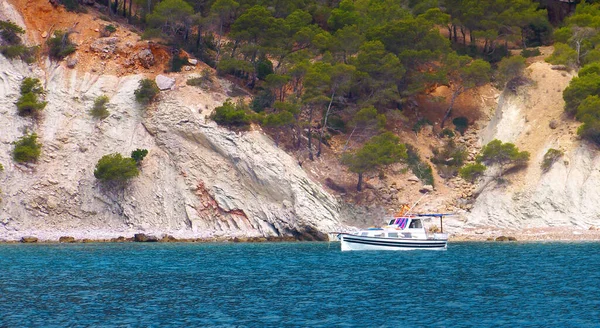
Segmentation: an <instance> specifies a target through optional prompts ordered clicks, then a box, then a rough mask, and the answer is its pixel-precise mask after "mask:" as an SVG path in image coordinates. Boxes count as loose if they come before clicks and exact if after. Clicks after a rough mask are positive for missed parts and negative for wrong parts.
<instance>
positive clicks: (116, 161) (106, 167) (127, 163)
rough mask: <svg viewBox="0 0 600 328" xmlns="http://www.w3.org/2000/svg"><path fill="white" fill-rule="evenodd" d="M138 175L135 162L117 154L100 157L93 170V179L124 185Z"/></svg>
mask: <svg viewBox="0 0 600 328" xmlns="http://www.w3.org/2000/svg"><path fill="white" fill-rule="evenodd" d="M139 174H140V172H139V170H138V168H137V163H136V162H135V160H134V159H133V158H130V157H123V156H121V154H119V153H114V154H108V155H104V156H102V158H101V159H100V160H99V161H98V163H97V164H96V168H95V169H94V177H96V179H98V180H100V181H102V182H112V183H125V182H127V181H128V180H130V179H132V178H135V177H137V176H138V175H139Z"/></svg>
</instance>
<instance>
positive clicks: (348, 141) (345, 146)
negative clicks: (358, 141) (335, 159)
mask: <svg viewBox="0 0 600 328" xmlns="http://www.w3.org/2000/svg"><path fill="white" fill-rule="evenodd" d="M354 131H356V126H355V127H354V129H352V132H350V136H349V137H348V140H346V144H345V145H344V149H342V153H343V152H345V151H346V150H347V149H348V144H349V143H350V139H352V136H353V135H354Z"/></svg>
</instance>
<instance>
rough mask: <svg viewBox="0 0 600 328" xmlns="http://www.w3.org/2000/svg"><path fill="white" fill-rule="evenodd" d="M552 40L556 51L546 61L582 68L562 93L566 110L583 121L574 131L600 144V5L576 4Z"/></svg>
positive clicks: (572, 67)
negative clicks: (554, 42) (572, 12)
mask: <svg viewBox="0 0 600 328" xmlns="http://www.w3.org/2000/svg"><path fill="white" fill-rule="evenodd" d="M588 2H589V1H588ZM554 39H555V40H556V44H555V51H554V53H553V54H552V56H551V57H549V58H548V59H547V60H548V61H549V62H550V63H553V64H560V65H565V66H567V67H568V68H571V69H580V68H581V69H580V70H579V76H578V77H575V78H573V80H571V82H570V84H569V86H568V87H567V88H566V89H565V91H564V92H563V98H564V99H565V111H566V112H567V113H568V114H569V115H571V116H575V118H576V119H577V120H579V121H581V122H582V123H583V125H581V126H580V128H579V129H578V131H577V133H578V134H579V135H580V136H581V137H582V138H584V139H586V140H589V141H592V142H594V143H595V144H599V145H600V106H599V105H600V98H599V97H600V48H599V46H600V4H596V3H586V2H582V3H580V4H578V5H577V8H576V10H575V13H574V14H573V15H571V16H570V17H568V18H567V19H566V20H565V22H564V26H563V27H561V28H559V29H557V30H556V31H555V32H554Z"/></svg>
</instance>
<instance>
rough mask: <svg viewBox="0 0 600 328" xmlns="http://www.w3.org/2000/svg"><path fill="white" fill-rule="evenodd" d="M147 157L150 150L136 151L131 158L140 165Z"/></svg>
mask: <svg viewBox="0 0 600 328" xmlns="http://www.w3.org/2000/svg"><path fill="white" fill-rule="evenodd" d="M146 155H148V150H147V149H139V148H138V149H136V150H134V151H132V152H131V158H133V160H134V161H135V162H136V163H137V164H138V165H139V164H140V163H141V162H142V161H143V160H144V157H146Z"/></svg>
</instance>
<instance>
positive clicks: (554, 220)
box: [463, 63, 600, 229]
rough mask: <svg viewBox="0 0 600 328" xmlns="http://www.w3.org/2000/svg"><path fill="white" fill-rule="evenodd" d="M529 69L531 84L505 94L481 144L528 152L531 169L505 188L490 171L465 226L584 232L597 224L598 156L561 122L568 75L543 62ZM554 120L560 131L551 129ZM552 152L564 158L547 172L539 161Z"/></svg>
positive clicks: (571, 123)
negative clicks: (495, 142)
mask: <svg viewBox="0 0 600 328" xmlns="http://www.w3.org/2000/svg"><path fill="white" fill-rule="evenodd" d="M529 69H530V71H531V76H530V78H531V79H532V80H533V81H535V84H532V85H531V86H528V87H525V88H523V89H522V90H520V91H519V92H518V93H516V94H513V93H507V92H505V93H504V94H503V96H502V97H501V99H500V101H499V105H498V109H497V110H496V113H495V115H494V116H493V117H492V119H491V121H490V123H489V125H488V127H487V128H486V129H485V130H484V132H483V134H482V140H481V144H485V143H487V142H489V141H491V140H493V139H495V138H497V139H500V140H502V141H503V142H513V143H515V144H516V145H517V146H518V147H519V148H520V149H521V150H526V151H529V152H530V153H531V158H530V161H529V165H528V167H527V168H526V169H524V170H520V171H514V172H509V174H507V175H506V176H505V178H506V181H507V182H506V183H497V181H496V179H495V177H494V176H493V175H494V174H493V173H492V172H494V169H492V170H491V172H488V173H486V175H488V177H487V178H486V179H485V181H483V182H482V183H480V185H479V187H478V189H477V190H475V191H474V194H475V195H478V197H477V198H476V199H475V200H473V201H472V210H471V212H470V213H469V214H468V215H467V218H466V222H465V224H464V225H463V227H500V228H512V229H523V228H534V227H578V228H584V229H588V228H589V227H590V226H597V225H598V224H599V223H600V222H599V218H600V206H598V204H600V171H598V170H597V169H596V168H597V167H598V166H599V165H600V155H599V153H598V151H597V149H596V148H595V147H594V146H592V145H589V144H587V143H585V142H582V141H580V140H578V139H577V138H576V135H575V134H576V132H575V131H576V129H577V126H578V123H577V122H574V121H572V120H570V119H568V118H565V117H564V109H563V108H564V101H563V99H562V90H563V89H564V88H565V87H566V86H567V85H568V82H569V80H570V79H571V76H570V75H568V74H567V73H565V72H561V71H556V70H553V68H552V67H551V66H550V65H549V64H546V63H534V64H533V65H531V66H530V67H529ZM553 120H557V121H560V122H561V124H560V126H559V127H554V128H553V127H552V126H550V122H552V121H553ZM550 148H556V149H562V150H564V152H565V155H564V156H563V157H562V158H561V159H560V160H559V161H557V162H556V163H554V164H553V165H552V167H551V168H550V169H549V170H547V171H545V170H542V168H541V162H542V160H543V157H544V154H545V153H546V151H547V150H548V149H550Z"/></svg>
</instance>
